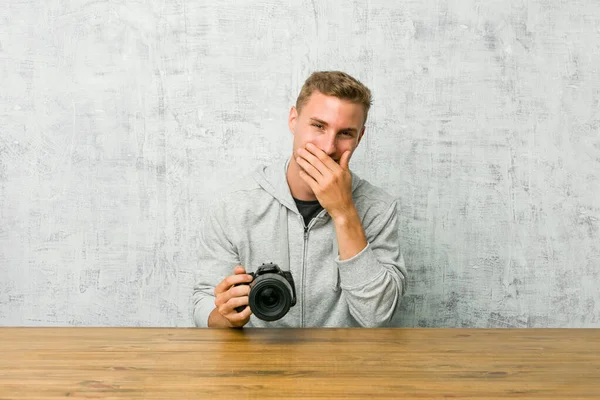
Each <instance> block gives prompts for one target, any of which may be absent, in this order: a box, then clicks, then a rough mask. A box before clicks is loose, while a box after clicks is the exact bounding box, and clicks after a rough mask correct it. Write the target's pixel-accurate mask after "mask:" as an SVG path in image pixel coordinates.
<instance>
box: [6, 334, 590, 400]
mask: <svg viewBox="0 0 600 400" xmlns="http://www.w3.org/2000/svg"><path fill="white" fill-rule="evenodd" d="M0 351H1V357H0V399H55V398H67V397H68V398H95V399H125V398H144V399H188V398H194V399H196V398H210V399H217V398H226V399H233V398H236V399H244V398H260V399H270V398H277V399H281V398H294V399H309V398H324V399H325V398H326V399H336V398H340V399H341V398H344V399H348V398H356V399H363V398H420V399H424V398H460V399H493V398H527V399H559V398H560V399H578V398H581V399H583V398H587V399H592V398H593V399H598V398H600V330H598V329H574V330H571V329H569V330H567V329H512V330H508V329H507V330H501V329H496V330H484V329H288V330H283V329H282V330H275V329H245V330H209V329H176V328H162V329H161V328H0Z"/></svg>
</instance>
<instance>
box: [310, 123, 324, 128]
mask: <svg viewBox="0 0 600 400" xmlns="http://www.w3.org/2000/svg"><path fill="white" fill-rule="evenodd" d="M312 126H314V127H315V128H319V129H321V128H323V125H321V124H312Z"/></svg>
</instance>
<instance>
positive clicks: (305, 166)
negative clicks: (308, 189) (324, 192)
mask: <svg viewBox="0 0 600 400" xmlns="http://www.w3.org/2000/svg"><path fill="white" fill-rule="evenodd" d="M296 162H297V163H298V165H299V166H300V168H302V170H304V172H306V173H307V174H308V175H310V176H311V177H312V178H313V179H314V180H315V181H319V179H321V178H322V177H323V174H321V172H320V171H319V170H318V169H316V168H315V167H314V166H313V165H312V164H310V163H309V162H308V161H306V160H305V159H304V158H302V157H297V158H296Z"/></svg>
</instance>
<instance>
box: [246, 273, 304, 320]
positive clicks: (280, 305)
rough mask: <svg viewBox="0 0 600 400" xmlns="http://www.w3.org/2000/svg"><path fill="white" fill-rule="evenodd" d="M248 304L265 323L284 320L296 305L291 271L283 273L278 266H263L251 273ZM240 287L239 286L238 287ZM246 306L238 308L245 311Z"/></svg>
mask: <svg viewBox="0 0 600 400" xmlns="http://www.w3.org/2000/svg"><path fill="white" fill-rule="evenodd" d="M248 275H251V276H252V282H249V283H241V284H240V285H250V295H249V296H248V298H249V299H248V304H249V306H250V309H251V310H252V313H253V314H254V315H255V316H256V317H257V318H259V319H262V320H263V321H276V320H278V319H281V318H283V317H284V316H285V315H286V314H287V313H288V311H289V310H290V307H293V306H294V305H296V287H295V285H294V278H293V277H292V273H291V272H290V271H282V270H281V268H279V266H277V264H273V263H268V264H264V263H263V264H262V265H261V266H260V267H258V269H257V270H256V272H250V273H249V274H248ZM236 286H238V285H236ZM245 308H246V306H241V307H237V308H236V311H237V312H240V311H243V310H244V309H245Z"/></svg>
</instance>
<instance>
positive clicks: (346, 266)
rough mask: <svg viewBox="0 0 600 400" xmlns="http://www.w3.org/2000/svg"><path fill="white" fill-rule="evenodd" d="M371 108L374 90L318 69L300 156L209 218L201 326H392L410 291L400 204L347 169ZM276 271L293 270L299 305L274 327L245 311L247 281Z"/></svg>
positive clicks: (296, 116) (227, 198)
mask: <svg viewBox="0 0 600 400" xmlns="http://www.w3.org/2000/svg"><path fill="white" fill-rule="evenodd" d="M370 106H371V92H370V90H369V89H368V88H367V87H365V86H364V85H363V84H362V83H360V82H359V81H357V80H356V79H354V78H353V77H351V76H349V75H348V74H346V73H343V72H337V71H327V72H315V73H313V74H312V75H311V76H310V77H309V78H308V79H307V80H306V82H305V83H304V86H303V87H302V90H301V92H300V95H299V96H298V99H297V101H296V105H295V107H292V108H291V110H290V113H289V118H288V125H289V129H290V131H291V133H292V134H293V136H294V146H293V154H292V156H291V157H290V159H288V160H286V161H285V162H281V163H276V164H274V165H271V166H267V167H260V168H259V169H258V170H257V171H256V172H255V173H254V174H253V175H252V177H250V178H248V177H246V178H244V179H243V180H241V181H240V182H237V183H236V184H235V185H234V186H233V187H231V189H230V190H228V191H227V192H226V193H224V194H222V195H221V196H220V198H219V199H217V200H216V201H215V202H214V204H213V205H211V206H210V207H209V208H208V212H207V213H206V216H205V218H204V219H203V221H202V227H201V232H200V249H199V252H200V258H199V263H198V282H197V284H196V286H195V288H194V295H193V301H194V319H195V323H196V325H197V326H201V327H206V326H208V327H230V328H234V327H243V326H253V327H267V326H268V327H353V326H362V327H376V326H386V325H388V324H389V323H390V321H391V319H392V317H393V316H394V313H395V312H396V309H397V306H398V304H399V302H400V299H401V297H402V296H403V295H404V292H405V285H406V269H405V267H404V264H403V259H402V255H401V252H400V242H399V237H398V219H397V215H396V201H395V200H394V199H393V198H392V197H391V196H389V195H388V194H386V193H385V192H384V191H382V190H381V189H379V188H377V187H375V186H373V185H371V184H369V183H368V182H367V181H365V180H363V179H360V178H359V177H358V176H356V175H355V174H354V173H352V172H351V171H350V169H349V167H348V164H349V161H350V157H351V156H352V153H353V152H354V150H355V149H356V147H357V146H358V144H359V143H360V141H361V139H362V138H363V135H364V133H365V122H366V120H367V115H368V111H369V108H370ZM281 222H283V224H281ZM282 238H284V239H283V241H284V244H283V245H280V242H281V241H282ZM286 253H287V254H286ZM270 262H273V263H275V264H279V263H282V262H289V270H290V272H291V274H292V276H293V278H294V281H295V283H296V285H295V286H296V296H297V304H296V305H295V306H294V307H292V308H290V310H289V312H288V313H287V314H286V315H285V316H284V317H283V318H281V319H279V320H277V321H271V322H266V321H263V320H261V319H258V318H256V317H255V316H254V315H252V310H251V309H250V307H243V310H241V311H239V310H240V309H241V308H242V306H246V305H248V299H249V298H248V295H249V292H250V286H249V285H247V284H243V283H249V282H251V281H252V276H250V275H248V273H247V272H252V271H256V269H257V268H258V267H259V266H260V265H261V264H263V263H270Z"/></svg>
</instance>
